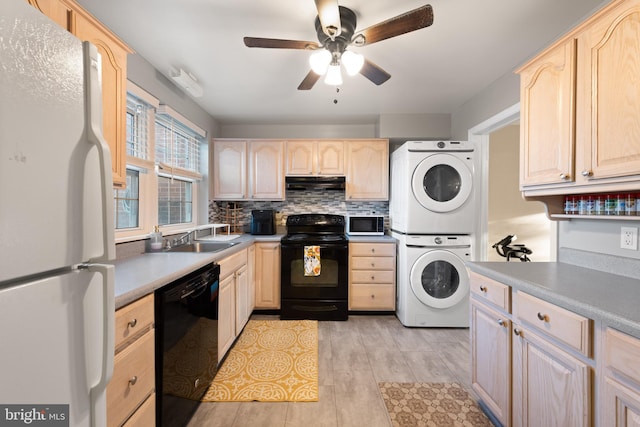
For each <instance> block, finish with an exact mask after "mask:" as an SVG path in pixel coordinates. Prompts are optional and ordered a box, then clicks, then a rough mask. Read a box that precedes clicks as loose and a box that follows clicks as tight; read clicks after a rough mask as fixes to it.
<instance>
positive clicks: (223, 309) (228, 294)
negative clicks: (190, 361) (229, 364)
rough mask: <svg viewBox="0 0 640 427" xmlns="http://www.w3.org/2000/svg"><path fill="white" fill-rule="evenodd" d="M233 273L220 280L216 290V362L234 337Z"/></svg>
mask: <svg viewBox="0 0 640 427" xmlns="http://www.w3.org/2000/svg"><path fill="white" fill-rule="evenodd" d="M234 288H235V275H233V274H231V275H229V276H227V278H226V279H223V280H221V281H220V292H218V362H219V361H221V360H222V358H223V357H224V355H225V353H226V352H227V350H229V348H230V347H231V344H233V341H234V340H235V338H236V318H235V312H236V310H235V306H236V301H235V289H234Z"/></svg>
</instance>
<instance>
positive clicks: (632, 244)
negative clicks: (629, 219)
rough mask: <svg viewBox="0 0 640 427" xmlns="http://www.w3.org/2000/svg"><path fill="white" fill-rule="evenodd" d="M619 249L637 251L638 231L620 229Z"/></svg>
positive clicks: (630, 228) (632, 228)
mask: <svg viewBox="0 0 640 427" xmlns="http://www.w3.org/2000/svg"><path fill="white" fill-rule="evenodd" d="M620 248H622V249H631V250H633V251H635V250H637V249H638V229H637V228H636V227H620Z"/></svg>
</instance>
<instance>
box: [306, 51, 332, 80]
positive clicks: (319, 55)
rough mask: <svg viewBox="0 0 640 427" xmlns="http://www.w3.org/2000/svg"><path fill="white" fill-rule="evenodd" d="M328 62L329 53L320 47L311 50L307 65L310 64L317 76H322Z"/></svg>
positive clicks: (329, 59) (329, 61)
mask: <svg viewBox="0 0 640 427" xmlns="http://www.w3.org/2000/svg"><path fill="white" fill-rule="evenodd" d="M329 64H331V53H330V52H329V51H328V50H326V49H320V50H318V51H316V52H313V53H312V54H311V56H310V57H309V65H310V66H311V69H312V70H313V72H314V73H316V74H317V75H319V76H322V75H323V74H324V73H326V72H327V68H329Z"/></svg>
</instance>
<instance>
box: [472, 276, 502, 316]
mask: <svg viewBox="0 0 640 427" xmlns="http://www.w3.org/2000/svg"><path fill="white" fill-rule="evenodd" d="M470 276H471V292H473V294H474V295H477V296H478V297H479V298H480V299H481V300H484V301H488V302H490V303H492V304H495V305H497V306H498V307H500V308H501V309H503V310H505V311H506V312H510V311H511V304H510V302H511V298H510V294H511V292H510V291H511V288H510V287H509V286H507V285H505V284H504V283H500V282H496V281H495V280H493V279H489V278H488V277H485V276H482V275H480V274H478V273H475V272H473V271H472V272H471V273H470Z"/></svg>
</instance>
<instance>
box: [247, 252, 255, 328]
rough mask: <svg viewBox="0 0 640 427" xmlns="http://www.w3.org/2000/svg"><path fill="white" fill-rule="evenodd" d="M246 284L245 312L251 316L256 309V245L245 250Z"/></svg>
mask: <svg viewBox="0 0 640 427" xmlns="http://www.w3.org/2000/svg"><path fill="white" fill-rule="evenodd" d="M247 282H248V294H249V299H248V300H247V310H248V312H249V316H251V313H253V309H254V308H255V307H256V245H252V246H249V247H248V248H247Z"/></svg>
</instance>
